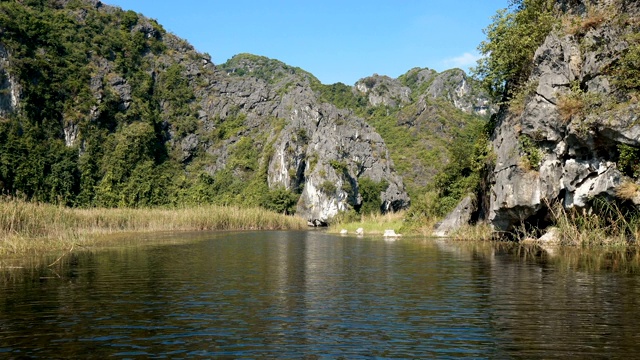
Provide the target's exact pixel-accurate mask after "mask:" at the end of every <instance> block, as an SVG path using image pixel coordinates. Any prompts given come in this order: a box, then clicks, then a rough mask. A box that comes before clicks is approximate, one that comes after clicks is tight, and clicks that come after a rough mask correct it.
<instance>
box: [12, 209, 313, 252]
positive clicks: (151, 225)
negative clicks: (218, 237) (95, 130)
mask: <svg viewBox="0 0 640 360" xmlns="http://www.w3.org/2000/svg"><path fill="white" fill-rule="evenodd" d="M0 205H1V206H0V257H4V256H11V257H14V256H21V255H23V256H27V255H38V254H44V253H50V252H54V251H65V250H68V249H70V248H71V247H72V246H79V247H82V246H95V245H96V244H98V243H100V242H101V240H100V238H101V237H104V236H107V235H108V236H109V237H111V235H117V234H144V233H158V232H191V231H198V232H201V231H234V230H237V231H240V230H303V229H306V228H307V225H306V221H304V220H303V219H302V218H299V217H295V216H288V215H282V214H278V213H274V212H271V211H268V210H264V209H261V208H240V207H234V206H216V205H206V206H194V207H179V208H148V209H131V208H124V209H119V208H115V209H110V208H91V209H81V208H68V207H62V206H56V205H50V204H42V203H30V202H26V201H22V200H14V199H9V200H0Z"/></svg>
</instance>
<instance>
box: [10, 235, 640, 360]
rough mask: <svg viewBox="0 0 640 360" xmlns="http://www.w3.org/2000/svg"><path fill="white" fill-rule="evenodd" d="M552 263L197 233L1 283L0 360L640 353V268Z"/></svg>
mask: <svg viewBox="0 0 640 360" xmlns="http://www.w3.org/2000/svg"><path fill="white" fill-rule="evenodd" d="M182 237H185V235H182ZM556 254H557V256H549V255H548V253H546V252H544V251H543V250H541V249H539V248H535V247H520V246H517V245H513V244H492V243H464V242H447V241H442V240H433V239H410V238H403V239H402V240H400V241H396V242H385V241H384V240H382V239H379V238H374V237H362V238H358V237H349V236H347V237H339V236H332V235H327V234H324V233H321V232H255V233H217V234H206V235H204V234H200V235H198V237H197V238H190V239H181V240H180V241H172V242H170V243H169V244H168V243H167V242H166V241H163V244H158V245H155V246H145V247H135V246H128V247H126V248H122V249H114V250H105V251H100V252H85V253H77V254H75V255H73V256H71V257H66V258H65V259H64V261H62V262H61V263H60V264H58V265H56V266H54V267H52V268H47V267H46V266H41V267H36V268H29V267H27V268H25V269H22V270H12V271H5V272H4V273H3V274H4V277H3V279H4V281H3V282H1V283H0V286H1V288H0V357H2V356H3V354H6V355H8V357H29V356H39V357H45V358H49V357H85V356H93V357H105V356H119V357H130V356H136V355H139V356H143V357H148V356H157V357H187V356H205V357H217V356H230V357H277V358H287V357H289V358H300V357H304V356H324V357H338V356H345V357H347V358H353V357H370V356H378V357H405V358H425V357H447V356H450V357H463V356H468V357H498V358H504V357H513V356H522V357H544V358H548V357H558V356H576V357H587V356H589V357H591V356H598V357H616V356H620V357H621V356H624V355H626V354H631V353H635V352H637V351H638V350H640V345H637V344H638V341H637V336H636V335H635V334H637V333H639V331H638V330H640V329H639V326H638V325H637V324H639V323H640V321H639V320H640V313H639V312H638V310H637V309H638V306H637V305H638V301H639V299H640V294H639V293H638V290H637V289H638V288H639V287H638V279H637V278H636V276H635V275H634V274H635V273H637V272H636V271H635V269H638V266H637V263H638V257H637V255H636V254H632V253H626V252H625V253H615V252H612V253H603V252H601V253H594V254H591V255H588V254H586V253H585V252H576V253H571V251H570V250H566V249H560V250H558V251H557V252H556ZM45 262H46V263H47V264H49V263H50V262H47V261H45ZM613 270H615V271H613Z"/></svg>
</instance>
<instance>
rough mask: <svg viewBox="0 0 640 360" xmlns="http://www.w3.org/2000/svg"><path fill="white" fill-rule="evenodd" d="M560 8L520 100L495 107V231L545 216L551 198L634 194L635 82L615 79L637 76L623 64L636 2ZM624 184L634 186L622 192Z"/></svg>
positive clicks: (633, 43)
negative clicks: (632, 86) (557, 21)
mask: <svg viewBox="0 0 640 360" xmlns="http://www.w3.org/2000/svg"><path fill="white" fill-rule="evenodd" d="M556 13H557V17H558V18H559V19H561V21H560V24H559V26H557V28H556V29H555V30H554V31H552V33H551V34H549V35H548V36H547V38H546V40H545V41H544V43H543V44H542V45H541V46H540V47H539V48H538V50H537V51H536V52H535V56H534V59H533V62H532V71H531V75H530V77H529V79H528V81H527V85H526V90H525V95H526V96H525V97H524V99H525V100H524V106H522V107H521V108H520V109H518V108H517V107H514V106H511V107H510V108H509V107H506V106H504V107H503V108H502V109H501V111H500V113H499V114H498V116H497V117H496V121H497V126H496V129H495V132H494V134H493V140H492V144H493V150H494V152H495V155H496V159H495V168H494V170H493V172H492V174H491V176H490V178H491V187H490V189H487V190H488V191H487V194H488V195H487V196H488V198H489V207H488V209H486V210H487V213H488V221H489V222H490V223H491V224H492V225H493V227H494V228H495V229H496V230H499V231H510V230H513V229H514V227H516V226H520V225H522V224H526V225H532V226H534V227H538V226H545V223H546V221H547V220H548V218H547V215H548V212H549V207H550V206H551V205H552V204H554V203H557V202H560V203H561V204H562V205H563V206H564V207H565V208H577V209H585V210H586V209H588V208H589V207H590V205H591V201H592V200H593V199H595V198H598V197H602V198H605V199H608V200H610V201H617V202H619V203H623V202H629V201H633V202H635V203H636V204H637V203H638V193H637V188H638V185H637V184H638V175H640V172H638V169H639V168H638V157H637V156H638V154H639V152H638V149H640V124H639V123H638V109H639V107H638V104H637V92H636V90H637V89H630V88H629V86H625V84H624V81H621V79H623V80H624V79H626V80H629V79H630V78H631V79H632V78H633V76H637V75H636V73H633V72H627V73H626V74H625V73H624V68H623V66H624V64H625V62H626V61H628V59H629V56H630V55H632V54H633V52H634V51H635V52H637V49H638V39H637V33H638V31H639V30H640V27H639V25H638V24H639V22H638V19H640V6H639V5H638V3H637V2H636V1H617V0H601V1H558V2H557V5H556ZM633 66H637V64H636V65H633ZM633 66H632V68H633ZM627 70H628V69H627ZM636 84H637V82H636ZM634 93H636V95H633V94H634ZM623 184H624V186H626V188H627V189H629V188H631V189H636V190H635V193H633V194H628V193H627V194H626V195H621V191H620V189H621V186H623Z"/></svg>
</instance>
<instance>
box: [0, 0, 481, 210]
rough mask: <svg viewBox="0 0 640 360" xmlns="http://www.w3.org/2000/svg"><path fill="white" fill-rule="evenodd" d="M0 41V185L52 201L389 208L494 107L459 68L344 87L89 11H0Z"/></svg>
mask: <svg viewBox="0 0 640 360" xmlns="http://www.w3.org/2000/svg"><path fill="white" fill-rule="evenodd" d="M0 34H2V35H1V37H0V75H1V76H0V118H1V119H0V160H1V161H0V188H1V189H2V192H3V193H5V194H10V195H14V196H24V197H26V198H30V199H37V200H41V201H47V202H56V203H63V204H67V205H74V206H151V205H170V204H198V203H226V204H240V205H260V206H264V207H267V208H270V209H273V210H276V211H280V212H296V213H297V214H299V215H301V216H304V217H306V218H307V219H309V220H310V221H315V222H316V223H324V222H326V221H328V220H329V219H330V218H331V217H333V216H334V215H336V214H337V213H338V212H340V211H346V210H349V211H356V212H358V211H360V212H364V211H371V210H382V211H389V210H399V209H403V208H406V207H407V206H409V196H408V194H407V190H405V181H406V183H407V184H408V185H409V189H410V192H412V193H419V192H420V191H423V190H424V189H425V188H426V187H427V186H429V184H430V183H431V180H432V179H433V177H434V176H435V174H437V173H438V171H441V170H442V168H443V166H444V164H446V163H447V160H448V159H449V151H450V149H449V148H448V146H450V144H452V142H453V141H454V140H455V139H456V138H457V137H458V135H459V134H460V133H461V132H464V131H463V130H464V129H465V128H467V127H468V126H467V125H469V124H474V123H478V122H479V121H482V120H479V119H480V117H481V115H482V114H484V113H487V112H490V111H492V110H491V109H492V108H491V107H490V106H489V104H488V102H487V98H486V97H485V96H483V95H482V93H481V92H479V91H478V90H476V89H477V87H476V86H475V84H474V83H473V82H472V81H471V80H470V79H469V78H468V77H467V76H466V75H465V74H464V72H462V71H460V70H450V71H447V72H443V73H441V74H438V73H436V72H434V71H432V70H427V69H412V70H411V71H409V72H408V73H407V74H405V75H403V76H401V77H400V78H399V79H390V78H387V77H383V76H377V75H374V76H372V77H369V78H365V79H362V80H360V81H358V83H356V84H355V86H353V87H351V86H346V85H344V84H340V83H338V84H333V85H323V84H321V83H320V82H319V81H318V80H317V79H316V78H315V77H314V76H313V75H311V74H310V73H308V72H306V71H304V70H302V69H299V68H295V67H291V66H289V65H286V64H284V63H282V62H280V61H277V60H273V59H268V58H264V57H260V56H255V55H250V54H240V55H237V56H235V57H233V58H232V59H230V60H229V61H227V62H226V63H225V64H222V65H219V66H216V65H214V64H212V63H211V60H210V57H209V56H208V55H207V54H201V53H198V52H196V51H195V50H194V49H193V47H192V46H191V45H189V44H188V43H187V42H186V41H184V40H182V39H179V38H177V37H175V36H174V35H172V34H170V33H167V32H166V31H165V30H164V29H163V28H162V26H161V25H159V24H158V23H157V22H155V21H154V20H150V19H147V18H145V17H143V16H141V15H139V14H136V13H134V12H132V11H123V10H121V9H119V8H116V7H111V6H108V5H105V4H103V3H101V2H100V1H95V0H84V1H81V0H64V1H63V0H48V1H23V2H2V3H0ZM381 135H382V136H381ZM389 149H390V150H391V152H390V151H389ZM396 167H397V169H396ZM403 177H404V179H405V180H403Z"/></svg>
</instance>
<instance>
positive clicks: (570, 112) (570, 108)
mask: <svg viewBox="0 0 640 360" xmlns="http://www.w3.org/2000/svg"><path fill="white" fill-rule="evenodd" d="M584 109H585V103H584V99H582V97H581V96H579V95H576V94H570V95H565V96H560V98H559V99H558V112H559V113H560V119H561V120H562V121H564V122H565V123H568V122H570V121H571V120H572V119H573V118H578V117H582V116H583V115H584Z"/></svg>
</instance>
